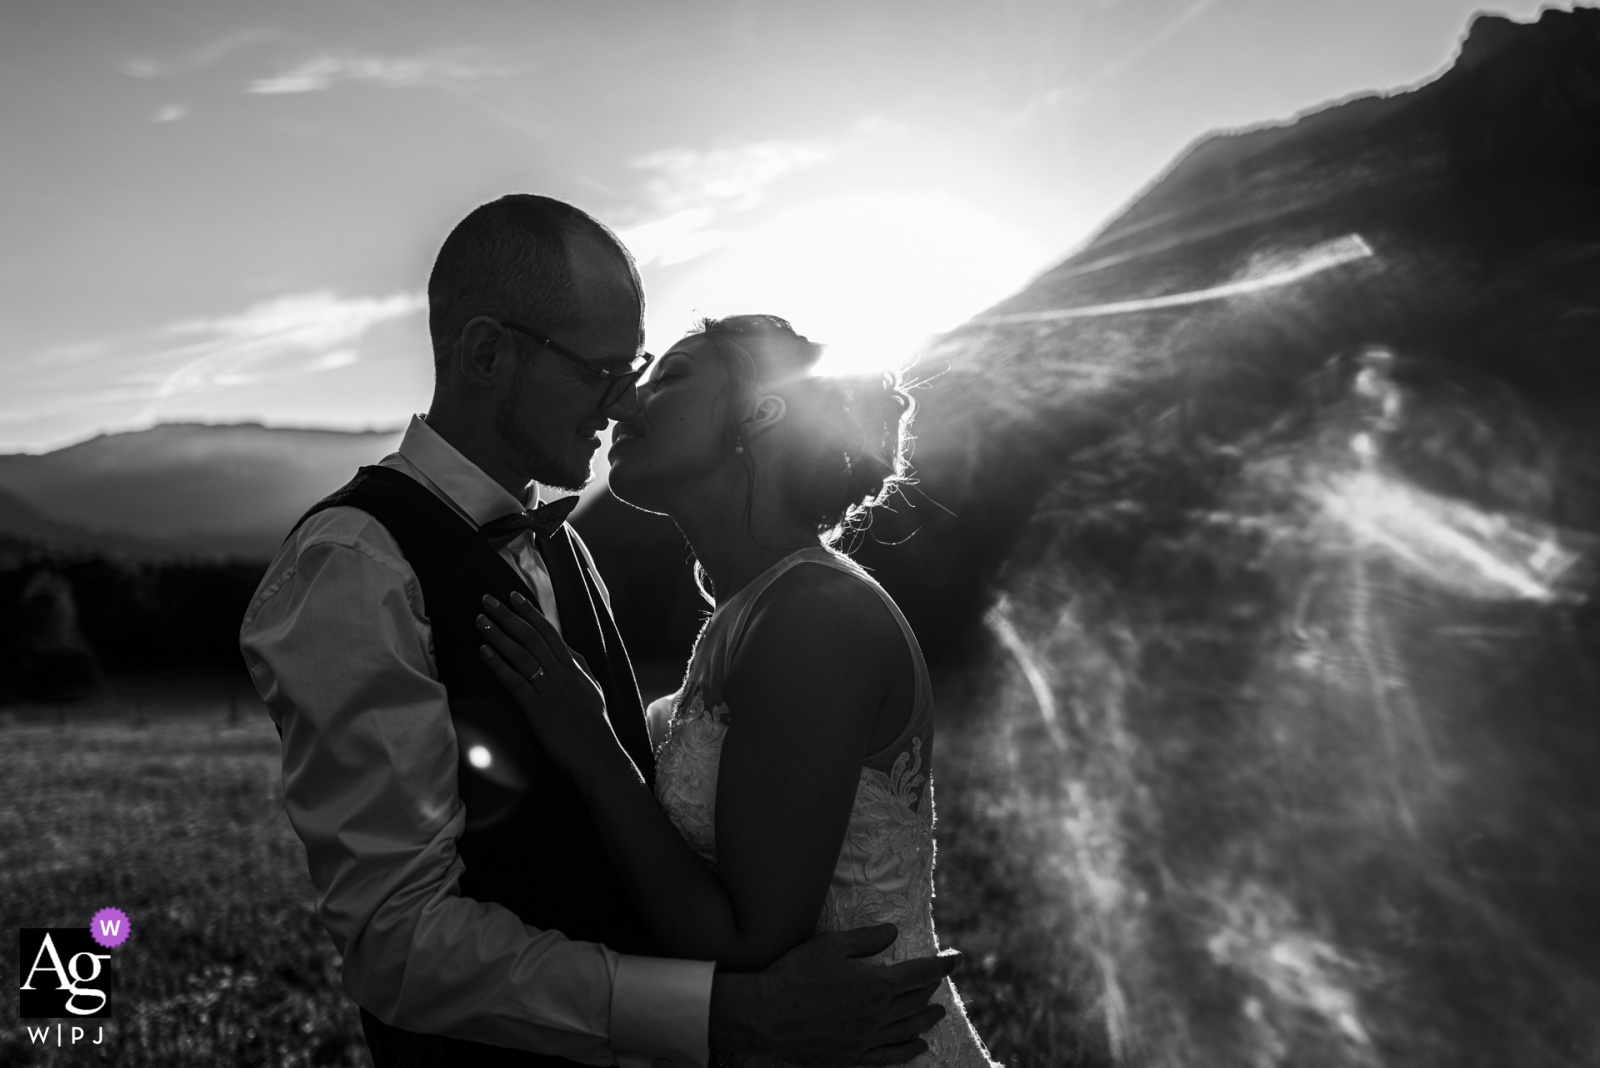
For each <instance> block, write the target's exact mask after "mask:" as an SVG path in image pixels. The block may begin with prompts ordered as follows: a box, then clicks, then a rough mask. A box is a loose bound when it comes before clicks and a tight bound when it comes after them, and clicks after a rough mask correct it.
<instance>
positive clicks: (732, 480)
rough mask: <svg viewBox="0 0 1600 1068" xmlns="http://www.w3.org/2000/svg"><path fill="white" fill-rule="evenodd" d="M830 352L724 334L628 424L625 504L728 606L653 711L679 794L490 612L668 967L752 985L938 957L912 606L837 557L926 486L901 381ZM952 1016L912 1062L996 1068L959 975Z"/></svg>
mask: <svg viewBox="0 0 1600 1068" xmlns="http://www.w3.org/2000/svg"><path fill="white" fill-rule="evenodd" d="M820 353H821V346H819V345H816V344H813V343H811V342H810V341H807V340H806V339H805V338H804V337H801V336H800V335H798V334H796V333H795V332H794V330H793V329H792V328H791V327H790V325H789V324H788V323H787V322H785V321H784V320H782V319H779V318H776V317H774V316H768V315H741V316H734V317H730V318H726V319H721V320H706V321H705V322H703V323H702V324H701V329H700V330H699V331H698V332H696V333H692V334H690V335H689V336H687V337H685V338H684V339H683V340H681V341H679V342H678V343H677V344H676V345H674V346H673V347H672V348H671V349H670V350H669V351H668V352H667V353H666V355H665V356H664V357H663V358H662V359H661V361H660V363H659V365H658V366H657V368H656V370H655V373H654V374H653V376H652V377H651V378H650V379H649V380H648V381H646V382H644V383H643V384H641V385H640V386H639V389H638V399H637V404H636V405H635V406H634V407H632V408H631V409H629V410H628V411H627V412H626V413H625V417H624V418H623V419H622V420H621V421H620V422H619V423H618V425H617V428H616V432H615V435H614V439H613V440H614V444H613V445H612V447H611V453H610V458H611V490H612V492H613V493H615V494H616V495H617V496H618V497H619V498H621V499H622V500H624V501H626V502H628V503H629V504H632V505H634V506H635V507H637V508H641V509H644V510H646V511H650V512H659V513H664V514H666V515H669V516H671V517H672V518H673V520H674V521H676V522H677V524H678V527H679V529H681V530H682V531H683V533H684V535H685V536H686V537H687V538H688V540H689V544H690V545H691V546H692V547H693V550H694V554H695V557H696V559H697V561H698V563H697V565H696V577H697V578H698V579H699V580H700V582H701V588H702V590H703V591H705V592H706V593H707V595H708V597H711V598H712V599H713V601H714V603H715V605H716V610H715V612H714V613H713V614H712V616H711V618H710V620H709V622H707V624H706V626H705V629H704V630H703V631H701V634H700V637H699V640H698V641H697V642H696V645H695V649H694V654H693V656H692V657H691V659H690V661H689V667H688V671H687V673H686V675H685V677H684V681H683V686H682V688H681V689H680V690H679V691H678V692H677V693H676V694H673V695H671V696H670V697H668V698H663V699H662V700H660V701H657V702H655V703H654V704H652V705H651V707H650V710H649V713H648V716H649V720H650V727H651V738H652V742H653V743H654V744H655V745H656V747H657V750H656V753H657V770H656V773H655V783H654V796H652V792H651V789H650V787H649V785H648V784H647V783H646V781H645V778H644V777H643V776H642V775H641V774H640V772H639V770H638V769H637V768H636V767H635V766H634V764H633V763H632V761H631V760H630V759H629V758H628V756H627V754H626V753H625V752H624V751H623V749H622V747H621V746H620V745H619V744H618V742H617V740H616V738H615V736H614V735H613V734H612V731H611V727H610V724H609V722H608V721H607V720H606V718H605V710H604V702H603V700H602V698H601V696H600V691H599V689H598V687H597V686H596V685H595V684H594V683H593V682H592V681H591V680H590V679H589V678H588V676H587V674H586V673H585V672H584V671H583V670H582V668H581V667H580V665H578V664H576V663H574V658H573V656H572V654H571V653H570V652H568V651H567V649H566V646H565V645H564V644H563V643H562V642H561V639H560V638H559V637H558V636H557V635H556V633H555V631H554V630H553V629H552V628H551V627H550V625H549V624H548V623H546V622H545V620H544V618H543V617H542V616H541V615H540V614H539V613H538V611H537V609H536V608H535V607H534V606H532V605H530V604H528V603H526V602H525V601H522V599H521V598H520V597H513V601H514V602H519V601H520V602H521V603H513V604H512V605H511V606H503V605H500V604H499V603H498V602H495V601H493V600H492V599H490V598H485V602H484V606H485V612H486V615H485V616H482V617H480V618H479V625H480V627H482V628H483V633H484V635H485V639H486V641H487V642H488V643H489V644H488V645H486V646H484V647H483V649H482V652H483V655H484V658H485V660H486V661H487V662H488V663H489V666H490V668H491V669H492V670H493V671H494V673H495V675H496V676H497V677H498V678H499V679H500V681H501V682H502V683H503V684H504V685H505V686H506V687H507V688H508V689H509V690H510V692H511V693H512V695H513V696H514V697H515V698H516V700H517V702H518V704H519V705H520V707H521V708H522V710H523V712H524V714H525V715H526V716H527V718H528V721H529V722H530V724H531V725H532V727H533V730H534V732H535V733H536V734H537V735H538V737H539V740H540V741H541V743H542V744H543V745H544V747H545V748H546V750H547V751H548V753H549V754H550V756H551V758H552V759H553V760H555V761H556V763H557V764H558V765H559V766H561V767H562V769H563V770H565V771H566V772H567V773H568V774H570V775H571V776H572V778H573V780H574V781H575V782H576V783H577V784H578V786H579V788H580V790H582V792H583V794H584V798H585V801H586V803H587V804H588V806H589V809H590V810H591V812H592V814H593V816H594V819H595V823H596V825H597V826H598V827H599V829H600V833H601V835H602V837H603V838H604V840H605V842H606V847H607V849H608V851H609V853H610V855H611V859H612V861H613V863H614V864H615V865H616V867H617V870H618V871H619V872H620V873H621V875H622V877H623V881H624V883H625V884H626V885H627V886H628V888H629V890H630V893H631V894H632V896H633V898H634V900H635V902H636V904H637V905H638V907H639V910H640V912H641V914H642V915H643V916H644V917H645V919H646V922H647V923H648V924H649V925H650V928H651V931H652V933H653V934H654V935H655V937H656V938H657V940H658V942H659V944H660V948H661V950H662V951H663V952H664V953H666V954H669V955H672V956H678V957H686V958H693V959H699V960H715V961H716V962H717V963H718V964H720V965H722V966H724V967H727V968H729V969H730V970H735V971H753V970H759V969H761V968H764V967H766V966H767V965H768V964H770V963H771V962H772V961H774V960H775V959H777V958H778V957H779V956H781V955H782V954H783V953H784V952H785V951H786V950H788V949H790V948H792V947H794V946H795V945H797V944H798V943H800V942H802V941H804V940H805V939H806V938H807V937H808V936H810V935H811V934H813V933H814V932H817V931H823V930H840V929H845V928H851V927H861V926H869V925H872V924H876V923H884V922H892V923H894V924H896V925H897V926H898V928H899V930H900V937H899V939H898V940H897V941H896V942H895V944H894V945H893V946H892V947H890V949H889V950H887V951H885V953H884V954H883V955H882V959H883V960H884V961H885V962H892V961H897V960H902V959H905V958H909V957H913V956H920V955H926V954H930V953H933V952H935V951H937V948H938V944H937V940H936V938H935V935H934V929H933V915H932V896H933V855H934V847H933V820H934V817H933V779H932V764H933V699H932V694H931V692H930V686H929V681H928V670H927V666H926V665H925V664H924V663H923V660H922V654H921V651H920V649H919V648H918V646H917V640H916V637H915V635H913V634H912V632H911V628H910V627H909V626H908V625H907V623H906V621H905V617H904V616H902V615H901V614H900V610H899V609H898V608H897V607H896V606H895V603H894V602H893V601H892V600H891V599H890V598H889V595H888V594H887V593H886V592H885V591H884V589H883V588H882V587H881V586H879V585H878V584H877V583H876V582H875V581H873V579H872V578H871V577H870V576H869V575H868V574H867V572H866V571H864V570H863V569H862V568H861V567H860V566H859V565H857V564H856V563H855V562H854V561H852V560H850V559H849V558H848V557H846V556H844V555H842V554H840V553H837V552H835V551H834V550H833V549H832V548H831V544H832V542H833V541H834V540H836V539H837V537H838V536H839V534H840V532H841V530H842V529H844V528H845V527H846V526H847V525H848V524H850V523H851V521H852V520H854V519H856V518H857V517H858V516H859V515H861V514H862V512H864V510H865V509H867V508H869V507H871V506H873V505H875V504H877V503H879V502H881V501H882V500H883V498H884V497H885V495H886V494H887V493H888V492H889V491H890V490H891V489H892V488H893V486H894V485H895V483H896V482H897V481H898V480H899V479H900V477H901V475H902V473H903V472H904V470H905V457H904V450H905V443H906V431H907V427H908V425H909V423H910V420H911V415H912V404H911V399H910V397H909V395H907V394H906V393H905V391H904V390H903V389H901V388H900V387H899V385H898V384H897V383H896V382H894V381H893V379H892V378H891V377H889V376H885V377H884V378H883V379H882V380H877V379H875V380H872V381H870V382H863V381H859V380H858V381H841V380H833V379H827V378H822V377H818V376H816V375H813V374H811V373H810V372H811V368H812V365H813V364H815V362H816V360H817V357H818V356H819V355H820ZM491 647H492V648H491ZM574 709H582V710H584V711H585V712H586V713H587V714H573V710H574ZM934 1000H935V1001H937V1002H938V1003H940V1004H941V1005H943V1006H944V1008H945V1010H946V1015H945V1017H944V1019H943V1020H941V1021H940V1022H939V1023H938V1025H936V1026H935V1027H934V1028H933V1030H931V1031H929V1032H928V1033H927V1034H926V1035H925V1038H926V1040H927V1045H928V1050H927V1052H925V1053H923V1054H922V1055H920V1056H919V1057H918V1058H917V1059H916V1060H915V1061H913V1062H912V1063H913V1064H916V1065H919V1066H934V1065H937V1066H941V1068H942V1066H947V1065H958V1066H968V1065H971V1066H976V1068H985V1066H988V1065H989V1064H990V1063H991V1062H990V1060H989V1057H988V1054H987V1051H986V1050H985V1049H984V1046H983V1043H982V1042H981V1041H980V1040H979V1039H978V1036H977V1034H976V1033H975V1032H974V1031H973V1030H972V1027H971V1025H970V1024H969V1023H968V1022H967V1018H966V1014H965V1012H964V1011H963V1009H962V1005H961V1000H960V998H959V997H958V995H957V994H956V992H955V989H954V987H952V986H951V985H950V981H949V980H948V979H946V980H943V981H942V983H941V986H940V989H939V990H938V991H937V992H936V993H935V995H934Z"/></svg>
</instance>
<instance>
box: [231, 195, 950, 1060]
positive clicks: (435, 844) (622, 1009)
mask: <svg viewBox="0 0 1600 1068" xmlns="http://www.w3.org/2000/svg"><path fill="white" fill-rule="evenodd" d="M428 304H429V331H430V333H431V335H432V339H433V351H434V369H435V386H434V397H433V402H432V405H431V407H430V408H429V411H428V414H427V416H426V417H425V418H414V419H413V420H412V421H411V424H410V426H409V427H408V428H407V430H406V433H405V436H404V438H403V440H402V441H401V444H400V449H399V451H398V452H397V453H395V454H394V455H391V456H389V457H386V458H385V459H384V460H383V461H382V462H381V463H379V464H378V465H377V466H376V467H369V468H363V469H362V470H361V471H360V472H359V473H358V474H357V475H356V477H355V479H354V480H353V481H352V482H350V483H349V484H348V485H347V486H345V487H344V488H343V489H341V490H339V491H338V492H336V493H334V494H333V495H332V496H331V497H329V498H327V499H326V500H324V501H322V502H321V503H319V504H318V505H317V506H315V507H314V508H313V509H312V510H311V512H309V513H308V514H307V515H306V517H305V518H304V519H302V520H301V522H300V523H299V525H298V526H297V527H296V528H295V530H294V531H293V533H291V534H290V536H289V538H288V540H287V541H285V543H284V545H283V547H282V548H281V549H280V550H279V552H278V555H277V558H276V559H275V560H274V561H273V563H272V565H271V567H270V568H269V570H268V572H267V574H266V576H265V578H263V580H262V583H261V586H260V588H259V589H258V590H257V591H256V595H255V597H254V598H253V599H252V601H251V604H250V607H249V609H248V610H247V612H246V614H245V618H244V623H243V626H242V629H241V633H240V645H241V648H242V650H243V653H244V656H245V660H246V662H247V664H248V665H249V668H250V672H251V675H252V676H253V678H254V680H255V684H256V687H257V689H258V690H259V691H260V693H261V696H262V698H263V700H265V701H266V703H267V706H268V708H269V709H270V710H271V713H272V716H273V719H274V721H275V722H276V723H277V725H278V728H279V731H280V733H281V735H282V738H283V789H284V802H285V806H286V808H287V809H288V814H289V819H290V822H291V823H292V824H293V825H294V828H295V831H296V832H297V833H298V834H299V836H300V839H301V841H302V842H303V843H304V844H305V847H306V857H307V861H308V864H309V867H310V872H311V879H312V883H313V884H314V886H315V888H316V907H317V914H318V917H319V918H320V920H321V921H322V923H323V926H324V927H326V928H327V930H328V933H329V934H330V935H331V936H332V938H333V941H334V945H335V946H336V947H337V949H338V950H339V952H340V954H342V956H343V978H344V987H345V989H346V990H347V991H348V992H349V994H350V996H351V997H352V998H353V999H354V1000H355V1001H356V1003H357V1004H358V1005H359V1006H361V1018H362V1024H363V1027H364V1029H365V1031H366V1035H367V1042H368V1045H369V1046H370V1047H371V1049H372V1054H373V1058H374V1060H375V1062H376V1063H377V1064H378V1065H379V1066H380V1068H384V1066H389V1065H445V1064H474V1065H478V1064H483V1065H499V1064H505V1065H513V1064H514V1065H557V1064H573V1063H580V1064H590V1065H609V1064H618V1065H624V1066H627V1068H635V1066H637V1068H645V1066H655V1068H661V1066H663V1065H668V1064H670V1065H675V1066H677V1068H701V1066H705V1065H707V1064H708V1060H709V1049H710V1048H713V1047H714V1048H717V1049H719V1050H724V1051H727V1052H733V1053H767V1054H771V1055H775V1056H778V1057H781V1058H783V1059H786V1060H790V1061H795V1062H799V1063H803V1064H813V1065H832V1064H838V1065H845V1064H893V1063H900V1062H903V1061H905V1060H909V1059H910V1058H911V1057H912V1056H914V1055H916V1054H917V1053H919V1052H920V1051H921V1050H922V1049H923V1048H924V1047H923V1043H922V1042H921V1040H920V1039H917V1038H916V1036H917V1035H918V1034H919V1033H920V1032H922V1031H924V1030H926V1029H927V1028H928V1027H931V1026H932V1025H933V1024H934V1023H935V1022H937V1020H938V1019H939V1017H940V1016H941V1015H942V1014H943V1010H942V1009H940V1008H939V1007H938V1006H930V1005H928V996H929V994H930V993H931V992H932V989H933V985H934V984H935V983H936V982H937V981H938V980H939V979H941V978H942V977H943V976H944V975H946V974H947V973H948V972H949V971H950V970H951V969H952V968H953V966H954V963H955V962H954V959H953V958H950V957H946V958H925V959H922V960H915V961H908V962H906V963H904V964H901V965H895V966H890V967H883V966H878V965H872V964H867V963H865V962H863V961H860V960H857V959H854V958H858V957H862V956H867V955H870V954H873V953H876V952H878V951H879V950H882V949H884V948H886V947H887V946H888V945H889V944H890V943H891V942H892V941H893V938H894V931H893V928H892V927H882V928H870V929H866V930H862V931H854V932H846V933H844V934H840V935H823V936H819V937H817V938H815V939H813V940H812V941H810V942H807V943H805V944H804V945H802V946H800V947H798V948H797V949H795V950H793V951H791V952H790V953H789V954H788V955H786V956H785V957H783V958H782V959H780V960H779V961H778V962H777V963H775V964H774V965H773V966H772V967H771V968H769V969H768V970H767V971H764V972H761V973H759V974H753V975H741V974H734V973H726V972H723V971H721V970H719V969H717V968H715V967H714V966H713V965H712V964H710V963H705V962H696V961H682V960H669V959H664V958H661V957H657V956H654V955H653V949H652V940H651V938H650V936H649V933H648V931H647V930H646V928H645V925H644V923H643V922H642V920H641V919H640V917H639V915H638V914H637V912H636V911H635V909H634V908H633V906H632V905H631V903H630V901H629V898H628V895H627V892H626V890H625V888H624V887H623V886H622V884H621V882H620V880H619V878H618V876H617V874H616V872H615V870H614V869H613V868H612V866H611V864H610V862H609V860H608V859H607V857H606V854H605V850H604V847H603V846H602V844H601V842H600V839H599V836H598V834H597V832H596V830H595V828H594V826H593V824H592V823H591V822H590V819H589V816H588V813H587V811H586V809H585V807H584V805H583V802H582V800H581V798H580V797H579V795H578V793H577V791H576V789H575V787H574V786H573V784H572V783H571V782H570V781H569V780H567V779H566V778H565V777H564V776H563V775H562V774H561V773H559V772H558V771H556V770H555V769H554V768H553V767H552V766H551V765H550V763H549V761H548V760H547V759H546V757H545V756H544V754H543V753H542V752H541V751H540V749H539V747H538V745H537V743H536V742H535V741H534V740H533V737H532V734H531V733H530V732H529V731H528V729H527V727H526V726H525V725H524V724H523V721H522V718H521V715H520V713H519V711H518V710H517V708H516V706H515V705H514V704H513V703H512V701H511V699H510V697H509V696H508V695H507V694H506V693H505V691H504V690H503V689H502V688H501V687H500V685H499V684H498V683H497V682H496V681H495V680H494V679H493V678H492V677H491V676H490V675H489V673H488V671H487V669H486V668H485V667H484V665H483V662H482V661H481V660H480V659H479V658H478V656H477V647H478V645H479V639H478V636H477V633H476V631H475V629H474V626H473V620H474V618H475V617H476V615H477V613H478V603H479V597H480V596H481V595H482V594H484V593H489V592H492V593H495V594H496V595H497V596H500V597H502V598H504V597H505V596H506V595H508V594H509V593H510V592H511V591H513V590H516V591H520V592H522V593H523V595H524V596H526V597H528V598H529V599H530V600H532V601H534V602H535V603H537V604H538V605H539V607H540V608H541V610H542V611H543V612H544V614H545V616H546V617H547V618H548V619H549V620H550V622H551V623H552V624H553V625H554V626H555V627H556V629H557V630H558V631H559V632H560V633H561V635H562V638H563V640H564V641H566V643H567V644H568V646H569V647H570V648H571V649H572V650H573V651H574V653H575V654H577V656H578V657H579V658H580V659H581V660H582V662H583V663H584V664H585V666H586V667H587V668H588V669H589V671H590V672H591V674H593V675H594V677H595V678H596V680H597V681H598V682H599V683H600V685H601V688H602V689H603V690H604V692H605V697H606V708H607V712H608V715H609V717H610V719H611V722H612V725H613V728H614V729H615V731H616V734H617V737H618V739H619V740H620V741H621V742H622V744H623V746H624V747H625V748H626V749H627V750H628V751H629V753H630V754H631V755H632V757H633V760H634V762H635V764H637V765H638V767H639V769H640V770H641V771H642V772H643V773H644V774H645V775H646V777H647V778H648V777H651V776H652V774H653V761H652V757H651V752H650V745H649V742H648V740H647V738H646V732H645V725H644V718H643V712H642V710H641V708H640V702H639V692H638V688H637V686H636V684H635V681H634V677H633V670H632V668H631V666H630V665H629V662H628V657H627V653H626V652H625V650H624V649H623V647H622V642H621V638H620V636H619V635H618V633H617V630H616V626H615V624H614V623H613V621H612V617H611V612H610V607H609V600H608V596H607V593H606V589H605V586H604V585H603V583H602V582H601V581H600V578H599V576H598V575H597V574H596V573H595V570H594V566H593V562H592V561H591V560H590V558H589V555H588V552H587V550H586V549H585V548H584V546H583V543H582V542H581V541H579V540H578V538H577V535H576V534H575V533H574V532H573V531H572V528H571V527H570V526H567V525H565V523H564V522H563V520H564V518H565V515H566V513H567V512H568V511H570V504H571V501H572V498H568V499H566V500H565V501H558V502H554V503H549V504H543V505H541V503H540V501H539V500H538V497H537V490H538V485H539V484H543V485H546V486H557V487H563V488H567V489H576V488H578V487H580V486H581V485H582V484H583V483H584V482H585V481H587V479H588V477H589V467H590V461H591V460H592V459H593V455H594V452H595V449H596V448H597V447H598V444H599V439H598V435H599V434H600V432H601V431H603V430H604V429H605V427H606V425H607V423H608V421H609V416H610V413H612V412H613V411H614V410H616V408H617V407H618V406H626V405H627V404H629V403H631V400H632V391H633V385H634V383H635V382H636V381H637V378H638V376H639V374H640V373H642V371H643V369H644V366H643V365H644V364H646V363H648V361H649V357H648V356H643V355H641V345H642V342H643V294H642V289H641V285H640V281H639V275H638V271H637V269H636V268H635V266H634V263H633V260H632V258H631V257H630V256H629V254H628V252H627V250H626V249H624V248H623V246H622V245H621V243H620V242H619V241H618V240H617V239H616V236H615V235H614V234H612V233H611V231H609V230H608V229H606V228H605V227H604V226H602V225H601V224H600V223H598V222H596V221H595V220H594V219H592V218H590V217H589V216H588V215H586V214H584V213H583V212H582V211H580V210H578V209H577V208H574V207H572V206H571V205H568V204H564V203H562V202H560V201H556V200H551V199H549V198H545V197H537V196H528V195H515V196H508V197H503V198H501V199H500V200H497V201H494V202H493V203H490V204H485V205H483V206H482V207H480V208H478V209H476V210H475V211H473V212H472V213H471V214H470V215H468V216H467V217H466V218H465V219H464V220H463V221H462V222H461V223H460V224H459V225H458V226H457V227H456V228H455V230H454V231H452V232H451V234H450V236H449V237H448V238H447V239H446V240H445V243H444V246H443V247H442V248H441V249H440V252H439V256H438V259H437V261H436V262H435V264H434V269H433V274H432V276H431V277H430V278H429V282H428ZM530 490H531V491H532V492H530Z"/></svg>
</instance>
